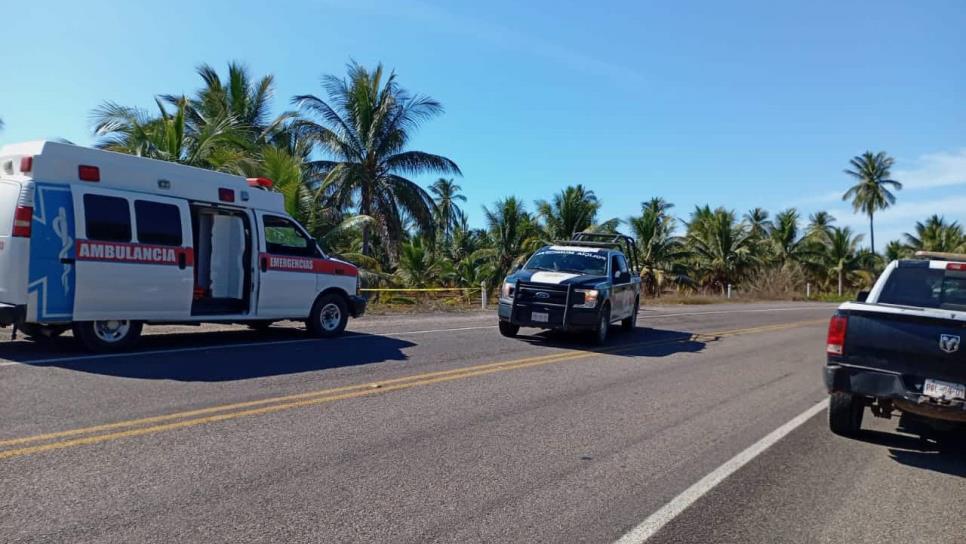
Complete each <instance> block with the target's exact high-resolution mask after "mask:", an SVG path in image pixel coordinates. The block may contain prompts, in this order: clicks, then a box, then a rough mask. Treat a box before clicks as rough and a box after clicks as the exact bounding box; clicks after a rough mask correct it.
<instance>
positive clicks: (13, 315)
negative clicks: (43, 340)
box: [0, 302, 27, 327]
mask: <svg viewBox="0 0 966 544" xmlns="http://www.w3.org/2000/svg"><path fill="white" fill-rule="evenodd" d="M25 315H27V307H26V306H24V305H22V304H20V305H15V304H4V303H2V302H0V326H2V327H6V326H7V325H13V324H14V323H20V322H21V321H23V318H24V316H25Z"/></svg>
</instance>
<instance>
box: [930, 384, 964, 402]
mask: <svg viewBox="0 0 966 544" xmlns="http://www.w3.org/2000/svg"><path fill="white" fill-rule="evenodd" d="M922 394H923V395H926V396H927V397H932V398H934V399H964V398H966V385H963V384H961V383H949V382H943V381H939V380H926V383H925V385H923V387H922Z"/></svg>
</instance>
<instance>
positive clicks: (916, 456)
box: [857, 430, 966, 478]
mask: <svg viewBox="0 0 966 544" xmlns="http://www.w3.org/2000/svg"><path fill="white" fill-rule="evenodd" d="M857 438H858V439H859V440H862V441H863V442H867V443H870V444H876V445H879V446H885V447H886V448H888V451H889V457H890V458H891V459H892V460H893V461H895V462H897V463H899V464H901V465H905V466H908V467H913V468H919V469H923V470H931V471H934V472H939V473H942V474H948V475H950V476H958V477H960V478H966V440H963V439H962V438H960V439H958V440H957V439H954V438H949V439H947V440H941V441H938V442H937V441H933V440H926V439H923V438H920V437H917V436H911V435H906V434H896V433H886V432H881V431H872V430H864V431H862V433H861V434H860V435H859V436H858V437H857Z"/></svg>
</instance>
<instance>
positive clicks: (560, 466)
mask: <svg viewBox="0 0 966 544" xmlns="http://www.w3.org/2000/svg"><path fill="white" fill-rule="evenodd" d="M830 311H831V307H830V306H827V305H802V304H770V305H726V306H724V305H722V306H696V307H675V308H649V309H648V310H646V311H644V312H642V315H641V322H640V325H641V328H639V329H638V330H637V331H635V332H633V333H619V334H616V335H615V336H614V337H613V338H612V340H613V342H612V343H611V345H610V346H609V347H608V348H606V349H604V350H599V351H598V350H590V349H589V348H588V347H586V346H585V345H583V344H581V343H579V342H574V341H571V340H569V339H567V338H556V337H552V336H551V337H547V336H546V335H535V336H527V337H523V338H520V339H516V340H510V339H505V338H502V337H500V336H499V334H498V332H497V331H496V329H495V327H494V326H493V318H492V316H491V315H481V314H467V315H447V316H425V317H380V318H367V319H364V320H361V321H358V322H354V323H353V324H352V325H351V329H352V334H351V335H349V336H346V337H344V338H342V339H338V340H334V341H316V340H307V339H305V338H304V336H302V334H301V333H300V332H299V331H298V330H297V329H296V328H295V327H284V328H279V329H277V330H273V331H271V332H269V333H267V334H264V335H258V334H254V333H251V332H249V331H247V330H244V329H240V328H232V327H204V328H190V327H188V328H154V329H151V332H152V333H154V334H151V335H150V336H149V337H148V338H146V342H145V343H144V345H143V350H144V351H143V352H141V353H135V354H127V355H121V356H112V357H88V356H85V355H83V354H81V353H79V352H77V351H76V350H75V349H74V348H73V346H72V344H71V343H70V342H69V340H67V339H65V340H64V341H62V342H57V343H55V344H53V345H50V346H39V345H35V344H32V343H30V342H26V341H17V342H7V343H5V344H2V345H0V414H2V419H0V541H2V542H33V541H50V542H62V541H67V542H140V541H149V542H171V541H183V542H199V541H204V542H241V541H245V542H270V541H273V542H393V543H396V542H422V541H442V542H611V541H615V540H617V539H619V538H620V537H621V536H622V535H625V534H626V533H628V532H629V531H632V530H633V529H634V528H635V527H637V526H638V524H640V523H641V522H642V520H645V519H647V518H649V516H651V515H652V514H654V513H655V512H657V511H660V510H661V509H662V508H666V507H667V505H668V504H669V503H671V504H674V503H675V498H676V497H678V496H679V495H680V494H681V493H682V492H685V491H686V490H688V489H689V488H692V486H694V485H695V484H696V482H700V481H702V479H704V478H706V476H707V475H709V474H712V473H714V472H715V471H716V470H720V468H721V467H722V465H726V464H727V463H728V462H729V460H731V459H732V458H733V457H735V456H736V455H738V454H740V453H741V452H743V451H746V449H747V448H749V447H753V445H755V444H756V443H759V441H760V440H762V438H763V437H766V435H769V434H770V433H772V432H773V431H774V430H775V429H778V428H780V427H782V426H783V425H785V424H786V423H787V422H789V421H791V420H793V419H795V418H796V417H798V416H799V415H800V414H802V413H803V412H806V411H807V410H809V409H812V408H814V407H815V405H816V403H818V402H820V401H821V400H823V398H824V396H825V395H824V392H823V389H822V385H821V379H820V368H821V364H822V361H823V356H822V344H823V340H824V329H825V325H824V322H825V320H826V319H827V318H828V315H829V313H830ZM870 427H873V428H874V431H872V432H869V433H867V434H866V435H865V437H864V440H863V441H854V440H845V439H841V438H838V437H834V436H832V435H830V434H829V433H828V432H827V430H826V429H825V426H824V420H823V418H822V417H821V416H820V415H817V416H815V417H812V418H810V419H808V420H807V421H805V423H804V424H803V425H801V426H800V427H797V428H795V429H794V430H793V431H791V432H790V433H789V434H788V435H787V436H784V437H783V438H781V440H778V442H777V443H776V444H775V445H774V446H772V447H771V448H769V449H767V450H765V451H764V452H763V453H762V454H761V455H759V456H757V457H754V458H753V459H752V460H751V461H750V462H748V463H747V464H746V465H744V466H743V467H742V468H740V469H739V470H738V471H737V472H735V473H734V474H732V475H731V476H730V477H728V478H726V479H725V480H724V481H723V482H722V483H721V484H720V485H718V486H717V487H714V488H713V489H711V490H710V491H709V492H707V493H705V494H702V495H700V497H699V498H697V501H696V502H694V503H693V504H691V505H690V506H688V507H687V508H683V510H682V511H681V512H680V514H679V515H677V517H675V518H674V519H673V520H671V521H670V523H668V524H667V525H666V526H664V527H663V529H661V530H660V531H657V533H656V534H654V535H653V537H652V538H651V541H652V542H777V541H795V542H842V541H850V540H851V541H853V542H865V541H870V542H871V541H877V540H884V541H890V542H891V541H903V542H917V541H928V542H947V541H948V542H953V541H958V540H957V539H960V538H961V535H963V534H966V521H964V520H966V517H964V516H963V515H962V511H963V509H962V505H963V504H966V456H964V455H963V453H962V452H960V451H956V450H950V449H942V450H939V449H937V448H936V447H935V446H934V445H930V444H923V443H921V442H919V441H917V440H915V439H913V438H911V437H909V436H908V435H901V434H897V433H896V425H895V423H894V422H888V421H877V422H873V423H872V424H871V425H870Z"/></svg>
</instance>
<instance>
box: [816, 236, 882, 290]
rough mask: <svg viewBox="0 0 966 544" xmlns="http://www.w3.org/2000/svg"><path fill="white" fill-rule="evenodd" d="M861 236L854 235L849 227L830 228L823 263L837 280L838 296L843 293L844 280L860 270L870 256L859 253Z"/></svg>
mask: <svg viewBox="0 0 966 544" xmlns="http://www.w3.org/2000/svg"><path fill="white" fill-rule="evenodd" d="M861 242H862V235H861V234H854V233H853V232H852V229H850V228H849V227H832V228H831V230H830V231H829V236H828V240H827V242H826V247H825V253H824V261H825V263H826V267H827V269H828V271H829V272H830V273H832V274H834V275H835V277H836V278H837V279H838V294H839V296H842V294H843V293H844V292H845V280H846V278H847V276H848V275H849V274H850V273H853V272H856V271H858V270H861V269H862V267H863V266H864V265H865V264H866V263H867V262H868V260H869V257H870V256H871V255H870V254H863V253H862V252H861V251H859V244H860V243H861Z"/></svg>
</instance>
